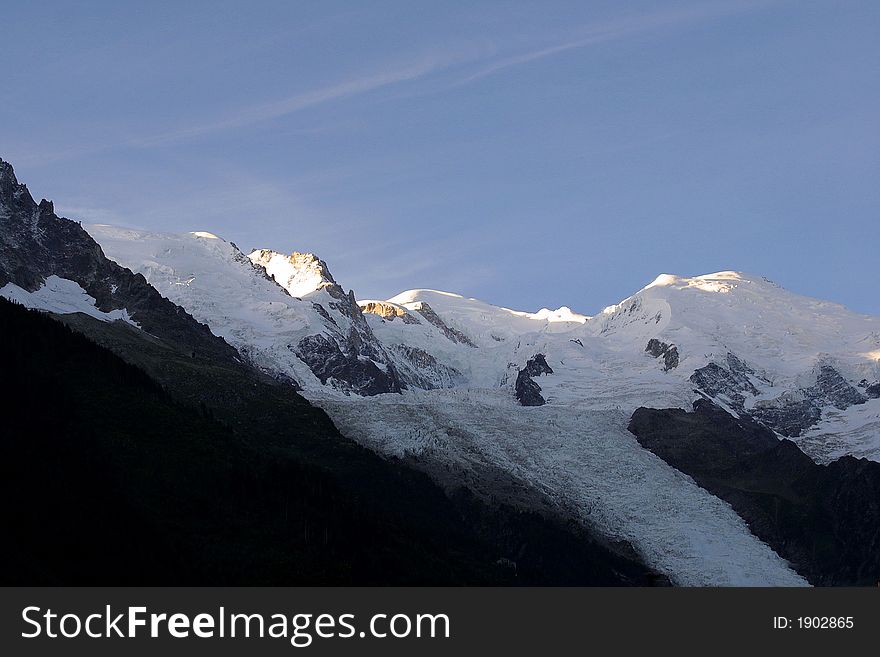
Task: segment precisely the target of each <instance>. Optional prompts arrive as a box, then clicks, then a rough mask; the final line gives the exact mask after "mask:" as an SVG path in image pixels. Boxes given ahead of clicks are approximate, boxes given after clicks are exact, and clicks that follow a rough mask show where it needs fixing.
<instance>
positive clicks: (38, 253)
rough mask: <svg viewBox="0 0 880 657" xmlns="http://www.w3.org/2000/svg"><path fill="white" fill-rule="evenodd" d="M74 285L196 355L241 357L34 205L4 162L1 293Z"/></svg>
mask: <svg viewBox="0 0 880 657" xmlns="http://www.w3.org/2000/svg"><path fill="white" fill-rule="evenodd" d="M53 274H54V275H56V276H59V277H61V278H65V279H68V280H72V281H75V282H76V283H77V284H79V285H80V287H82V288H83V289H84V290H85V291H86V292H87V293H88V294H89V295H90V296H92V297H94V298H95V299H96V305H97V307H98V309H99V310H101V311H103V312H110V311H112V310H118V309H121V308H125V309H126V310H128V312H129V314H130V315H131V317H132V319H134V320H135V321H136V322H137V323H138V324H139V325H140V326H141V327H142V328H143V330H144V331H146V332H147V333H149V334H151V335H153V336H155V337H157V338H160V339H164V340H167V341H168V342H170V343H172V344H175V345H178V346H179V347H181V348H183V349H185V350H188V351H191V352H193V353H194V354H196V355H210V356H213V357H217V358H222V359H224V360H236V359H238V353H237V352H236V351H235V349H233V348H232V347H230V346H229V345H228V344H227V343H226V342H224V341H223V340H222V339H220V338H218V337H216V336H215V335H213V334H212V333H211V331H210V330H209V329H208V327H207V326H205V325H204V324H200V323H199V322H197V321H196V320H195V319H193V318H192V316H190V315H189V314H188V313H187V312H186V311H185V310H183V309H182V308H180V307H179V306H176V305H175V304H173V303H171V302H170V301H168V300H167V299H165V298H164V297H162V296H161V295H160V294H159V293H158V292H157V291H156V290H155V289H154V288H153V287H152V286H151V285H149V283H147V281H146V279H145V278H144V277H143V276H142V275H140V274H133V273H132V272H131V271H130V270H129V269H125V268H124V267H121V266H119V265H118V264H116V263H115V262H113V261H112V260H110V259H108V258H107V257H105V256H104V253H103V251H102V250H101V247H100V246H98V244H97V243H96V242H95V240H93V239H92V237H91V236H90V235H89V234H88V233H87V232H86V231H85V230H84V229H83V228H82V227H81V226H80V225H79V223H77V222H75V221H70V220H68V219H63V218H60V217H58V216H57V215H56V214H55V208H54V206H53V204H52V202H51V201H46V200H43V201H41V202H40V203H39V204H38V203H36V202H35V201H34V199H33V198H32V197H31V195H30V192H28V189H27V187H25V186H24V185H21V184H19V183H18V181H17V180H16V178H15V173H14V171H13V169H12V166H11V165H10V164H8V163H6V162H3V161H2V160H0V287H3V286H4V285H6V284H7V283H14V284H15V285H18V286H19V287H21V288H24V289H25V290H28V291H29V292H33V291H35V290H37V289H39V288H40V287H41V286H42V285H43V282H44V281H45V279H46V278H47V277H48V276H51V275H53Z"/></svg>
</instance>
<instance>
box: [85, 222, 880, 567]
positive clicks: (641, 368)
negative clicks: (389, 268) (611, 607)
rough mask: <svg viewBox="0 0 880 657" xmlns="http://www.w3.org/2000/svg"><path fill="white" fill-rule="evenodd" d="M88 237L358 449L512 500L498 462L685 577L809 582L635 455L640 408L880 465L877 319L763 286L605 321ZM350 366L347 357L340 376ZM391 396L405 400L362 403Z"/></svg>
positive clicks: (272, 257) (713, 287) (151, 242)
mask: <svg viewBox="0 0 880 657" xmlns="http://www.w3.org/2000/svg"><path fill="white" fill-rule="evenodd" d="M89 230H90V232H91V233H92V234H93V235H94V236H95V238H96V239H97V240H98V241H99V242H100V243H101V244H102V246H103V247H104V249H105V250H106V251H107V252H108V253H109V254H110V256H111V257H112V258H114V259H116V260H117V261H118V262H120V263H121V264H123V265H124V266H126V267H130V268H131V269H132V270H134V271H137V272H139V273H141V274H143V275H144V276H145V277H146V278H147V280H148V281H150V283H151V284H153V285H155V286H156V287H157V288H158V289H159V290H160V291H161V292H162V294H164V295H166V296H168V297H169V298H170V299H172V300H173V301H174V302H175V303H178V304H180V305H182V306H183V307H185V308H187V310H188V311H189V312H191V313H192V314H193V315H194V316H195V317H196V318H198V319H199V320H200V321H203V322H205V323H207V324H208V325H209V326H211V327H212V329H213V330H214V331H215V333H217V334H218V335H221V336H223V337H224V338H226V339H227V340H228V341H229V342H230V343H231V344H233V345H234V346H236V348H238V349H239V351H240V352H241V353H242V354H244V355H245V356H246V357H247V358H248V359H250V360H251V361H252V362H254V363H255V364H257V365H258V366H259V367H260V368H262V369H264V370H266V371H269V372H273V373H275V374H276V375H277V376H280V377H289V378H290V379H292V380H295V381H296V382H297V384H298V386H300V387H301V388H302V390H303V394H305V395H306V396H307V397H308V398H309V399H311V400H312V401H313V402H314V403H317V404H318V405H320V406H322V407H323V408H324V409H325V410H327V412H328V413H329V414H330V415H331V417H332V418H333V419H334V421H335V422H336V423H337V425H338V426H339V427H340V428H341V429H342V430H343V432H344V433H345V434H347V435H349V436H350V437H353V438H355V439H356V440H358V441H359V442H361V443H362V444H365V445H368V446H370V447H371V448H373V449H376V450H378V451H380V452H382V453H385V454H389V455H394V456H397V457H400V458H404V459H409V460H410V461H411V462H413V463H416V464H418V465H419V467H422V468H423V469H424V470H426V471H428V472H429V473H431V474H432V475H433V476H434V477H435V478H437V479H438V480H440V481H441V482H444V483H445V484H446V485H449V486H453V485H459V484H461V485H466V486H468V487H469V488H471V489H472V490H474V491H476V492H477V493H478V494H482V495H484V496H487V497H491V496H497V495H498V491H497V490H495V489H494V488H493V485H492V482H491V481H485V480H483V479H482V478H481V474H480V473H481V471H482V470H481V469H482V468H483V467H486V466H491V467H493V468H501V469H503V470H504V471H506V472H510V473H513V474H515V475H516V477H517V478H519V479H521V480H522V481H524V482H526V483H527V485H528V486H530V487H533V488H534V489H536V490H539V491H541V492H542V494H544V495H546V496H547V497H548V498H550V499H552V500H554V501H555V503H556V504H558V505H559V506H560V508H566V509H569V510H570V511H571V512H572V513H573V514H574V515H576V516H577V517H580V518H582V519H583V520H584V522H589V523H590V524H591V525H593V526H595V527H597V528H598V529H599V530H600V531H601V532H602V533H604V534H605V535H606V536H607V537H609V538H610V539H615V538H616V539H620V538H623V539H625V540H627V541H628V542H630V543H631V544H632V545H633V546H634V547H635V548H636V549H637V551H638V552H639V553H640V555H641V556H642V557H643V558H644V559H645V560H646V562H647V563H648V564H649V565H650V566H651V567H654V568H656V569H658V570H659V571H661V572H664V573H667V574H669V576H670V577H671V578H672V579H673V581H676V582H678V583H682V584H710V583H711V584H760V583H777V584H778V583H785V584H793V583H797V582H798V581H800V580H799V578H798V576H797V575H796V574H795V573H793V572H792V571H791V570H790V569H789V567H788V566H787V565H786V564H785V562H784V561H782V560H779V558H778V556H777V555H775V554H774V553H773V551H772V550H769V548H767V546H766V545H765V544H764V543H762V542H761V541H759V540H757V539H756V538H755V536H754V535H753V534H752V533H751V532H750V531H749V528H748V527H747V526H746V525H745V524H744V523H743V521H742V520H741V519H740V518H739V517H738V516H737V515H736V513H734V512H733V511H732V510H731V509H730V507H728V506H726V505H725V504H724V503H723V502H720V501H719V500H718V499H717V498H715V497H714V496H712V495H710V494H708V493H707V492H706V491H705V490H703V489H702V488H700V487H698V486H696V485H695V484H694V483H693V482H692V481H691V480H690V479H688V478H687V477H682V476H681V475H680V473H678V472H677V471H675V470H674V469H672V468H671V467H669V466H668V465H667V464H666V463H664V462H663V461H661V460H659V459H657V458H656V457H654V456H653V455H651V454H650V453H649V452H647V451H645V450H644V449H642V448H641V447H640V446H639V444H638V442H637V441H636V440H635V439H634V438H633V436H632V434H631V433H629V432H628V431H627V424H628V421H629V418H630V416H631V415H632V413H633V412H634V411H635V410H636V409H637V408H639V407H652V408H682V409H690V408H691V406H692V405H693V403H694V401H695V400H698V399H700V398H708V399H711V400H712V401H713V402H714V403H716V404H717V405H719V406H720V407H722V408H723V409H725V410H726V411H728V412H729V413H731V414H733V415H734V416H737V417H743V418H753V419H755V420H757V421H758V422H761V423H762V424H763V425H765V426H767V427H770V428H771V429H773V430H774V431H776V432H777V433H778V435H779V436H780V437H781V436H790V437H792V438H794V439H795V440H797V441H798V444H799V445H800V446H801V447H802V448H803V449H804V450H805V451H806V452H807V453H808V454H810V455H811V456H812V457H813V458H814V459H816V460H817V461H818V462H827V461H829V460H832V459H834V458H836V457H837V456H840V455H842V454H855V455H857V456H867V457H869V458H873V459H875V460H878V459H880V438H878V435H880V432H878V430H877V429H878V427H880V417H878V416H880V399H877V397H878V394H877V393H878V386H877V382H878V381H880V364H878V356H880V353H878V351H877V350H878V348H880V343H878V336H880V320H878V319H876V318H871V317H864V316H860V315H857V314H855V313H852V312H850V311H848V310H847V309H845V308H843V307H841V306H838V305H836V304H831V303H826V302H821V301H816V300H813V299H808V298H805V297H801V296H798V295H794V294H791V293H789V292H787V291H785V290H783V289H782V288H780V287H778V286H777V285H775V284H773V283H772V282H770V281H767V280H766V279H763V278H761V277H759V276H751V275H746V274H740V273H735V272H720V273H717V274H711V275H706V276H699V277H694V278H682V277H676V276H670V275H663V276H660V277H658V278H657V279H656V280H655V281H654V282H652V283H651V284H649V285H648V286H646V287H645V288H643V289H642V290H640V291H639V292H637V293H636V294H634V295H633V296H631V297H629V298H627V299H625V300H624V301H622V302H620V303H619V304H616V305H613V306H610V307H608V308H605V309H604V310H602V311H601V312H599V313H597V314H596V315H594V316H587V315H582V314H578V313H575V312H573V311H571V310H570V309H569V308H560V309H559V310H556V311H551V310H548V309H542V310H541V311H539V312H536V313H528V312H520V311H514V310H510V309H506V308H500V307H497V306H493V305H491V304H488V303H485V302H483V301H479V300H476V299H470V298H466V297H463V296H460V295H457V294H452V293H448V292H440V291H435V290H410V291H407V292H403V293H401V294H399V295H397V296H395V297H393V298H391V299H388V300H369V299H366V300H361V301H359V302H357V303H355V301H354V294H353V292H350V293H348V294H345V293H344V291H343V290H342V288H341V287H340V286H339V285H338V283H337V282H336V281H335V280H334V279H333V277H332V275H330V273H329V270H328V268H327V266H326V264H325V263H323V261H321V260H319V259H318V258H317V257H315V256H312V255H307V254H296V253H295V254H292V255H290V256H285V255H281V254H278V253H276V252H274V251H270V250H262V249H261V250H256V251H254V252H252V253H251V254H250V255H249V256H245V255H244V254H243V253H242V252H240V251H239V250H238V249H237V247H235V246H234V245H233V244H230V243H227V242H225V241H223V240H222V239H220V238H217V237H215V236H213V235H209V234H205V233H190V234H187V235H157V234H148V233H142V232H138V231H130V230H126V229H118V228H112V227H107V226H90V227H89ZM337 360H338V361H339V362H340V363H343V362H344V363H346V364H347V365H346V366H345V367H339V368H337V369H336V373H335V374H332V375H327V374H328V373H327V372H326V371H323V370H322V368H323V367H326V366H327V364H328V363H335V362H336V361H337ZM355 363H357V364H356V365H355ZM358 368H359V369H358ZM367 372H368V373H367ZM383 374H384V375H386V376H387V379H383V378H382V375H383ZM388 381H393V382H397V385H393V384H391V383H388ZM377 382H379V383H377ZM352 393H355V394H352ZM376 393H392V394H379V395H378V396H371V397H369V398H366V397H364V395H376ZM535 407H539V408H535ZM505 495H511V496H512V497H514V498H515V497H516V493H515V492H510V491H507V492H505Z"/></svg>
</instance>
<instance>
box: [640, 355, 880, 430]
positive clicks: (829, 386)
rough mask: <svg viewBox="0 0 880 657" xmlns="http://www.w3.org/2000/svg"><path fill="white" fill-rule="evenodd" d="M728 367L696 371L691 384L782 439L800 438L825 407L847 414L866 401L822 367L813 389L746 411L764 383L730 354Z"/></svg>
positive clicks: (832, 371) (760, 403)
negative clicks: (758, 386)
mask: <svg viewBox="0 0 880 657" xmlns="http://www.w3.org/2000/svg"><path fill="white" fill-rule="evenodd" d="M649 345H650V343H649ZM726 364H727V367H726V368H725V367H722V366H721V365H719V364H717V363H709V364H708V365H706V366H705V367H701V368H700V369H698V370H696V371H695V372H694V373H693V375H691V377H690V380H691V382H692V383H693V384H694V385H696V386H697V388H699V389H700V391H702V392H703V393H704V394H705V395H706V396H707V397H710V398H712V399H717V400H719V401H722V402H724V403H725V404H726V405H728V406H729V407H730V408H732V409H733V410H735V411H736V412H737V413H739V414H740V415H743V416H748V417H751V418H752V419H754V420H757V421H758V422H760V423H761V424H763V425H764V426H766V427H769V428H771V429H773V430H774V431H776V432H778V433H780V434H782V435H783V436H792V437H796V436H800V435H801V434H802V433H803V432H804V431H805V430H806V429H808V428H809V427H811V426H813V425H814V424H816V423H817V422H818V421H819V420H820V419H821V418H822V408H823V407H825V406H834V407H835V408H838V409H840V410H844V409H846V408H848V407H850V406H852V405H854V404H864V403H865V401H866V400H867V398H866V397H865V396H864V395H862V393H860V392H859V391H858V390H857V389H856V388H854V387H853V386H852V385H850V383H849V382H848V381H847V380H846V379H845V378H844V377H843V376H842V375H841V374H840V372H838V371H837V370H836V369H834V367H832V366H831V365H828V364H823V365H821V366H819V368H818V371H817V372H816V383H815V384H814V385H812V386H809V387H807V388H802V389H800V390H795V391H788V392H786V393H784V394H782V395H780V396H779V397H777V398H775V399H771V400H760V401H758V402H756V403H755V405H754V406H753V407H751V408H746V396H747V395H753V396H757V395H758V394H759V391H758V389H757V388H756V387H755V383H754V382H756V381H757V382H760V381H762V380H763V379H762V378H761V376H760V375H759V374H758V373H757V372H756V371H755V370H754V369H752V368H751V367H749V366H748V365H746V364H745V363H744V362H743V361H741V360H740V359H739V358H737V357H736V356H735V355H734V354H731V353H728V354H727V363H726ZM764 382H765V383H766V381H764Z"/></svg>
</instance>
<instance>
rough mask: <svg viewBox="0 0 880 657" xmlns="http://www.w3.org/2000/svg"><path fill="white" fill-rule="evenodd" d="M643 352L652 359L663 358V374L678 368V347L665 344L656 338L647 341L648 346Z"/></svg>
mask: <svg viewBox="0 0 880 657" xmlns="http://www.w3.org/2000/svg"><path fill="white" fill-rule="evenodd" d="M645 351H647V352H648V353H649V354H651V355H652V356H653V357H654V358H660V357H661V356H662V357H663V371H665V372H668V371H669V370H671V369H675V368H676V367H678V347H676V346H675V345H674V344H667V343H666V342H661V341H660V340H658V339H657V338H651V339H650V340H648V346H647V347H645Z"/></svg>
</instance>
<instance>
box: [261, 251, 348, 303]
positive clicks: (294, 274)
mask: <svg viewBox="0 0 880 657" xmlns="http://www.w3.org/2000/svg"><path fill="white" fill-rule="evenodd" d="M248 258H250V260H251V262H252V263H254V264H255V265H257V266H260V267H262V268H264V269H265V270H266V273H267V274H269V276H271V277H272V278H274V279H275V281H276V282H277V283H278V284H279V285H280V286H281V287H283V288H284V289H285V290H287V291H288V292H289V293H290V294H291V295H292V296H295V297H301V296H303V295H306V294H309V293H310V292H315V291H316V290H320V289H322V288H325V287H331V288H338V287H339V286H338V285H337V283H336V281H335V280H334V278H333V275H332V274H331V273H330V269H329V268H328V267H327V263H326V262H324V261H323V260H321V259H320V258H318V256H316V255H315V254H314V253H300V252H298V251H294V252H293V253H291V254H290V255H284V254H283V253H279V252H278V251H273V250H271V249H255V250H254V251H252V252H251V253H250V255H249V256H248Z"/></svg>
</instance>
